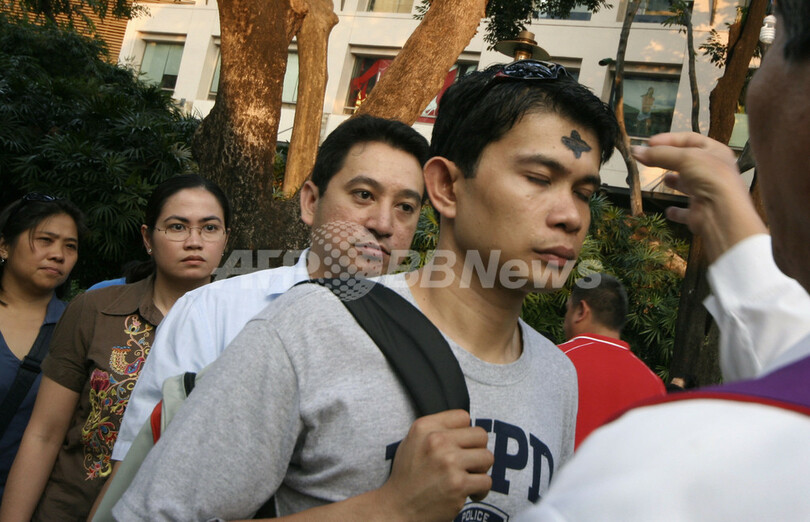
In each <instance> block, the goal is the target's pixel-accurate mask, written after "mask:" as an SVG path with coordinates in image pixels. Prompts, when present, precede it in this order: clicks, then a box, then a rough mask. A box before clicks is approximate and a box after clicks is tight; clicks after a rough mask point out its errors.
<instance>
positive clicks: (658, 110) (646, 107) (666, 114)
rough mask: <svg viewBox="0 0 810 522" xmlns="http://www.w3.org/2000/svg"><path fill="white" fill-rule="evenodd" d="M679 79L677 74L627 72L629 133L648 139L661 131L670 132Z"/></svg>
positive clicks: (626, 106) (626, 102)
mask: <svg viewBox="0 0 810 522" xmlns="http://www.w3.org/2000/svg"><path fill="white" fill-rule="evenodd" d="M679 82H680V78H679V77H678V76H661V75H651V74H642V73H625V75H624V125H625V127H626V128H627V134H629V135H630V136H635V137H641V138H649V137H650V136H652V135H654V134H658V133H660V132H669V129H670V126H671V125H672V115H673V113H674V112H675V101H676V99H677V97H678V83H679Z"/></svg>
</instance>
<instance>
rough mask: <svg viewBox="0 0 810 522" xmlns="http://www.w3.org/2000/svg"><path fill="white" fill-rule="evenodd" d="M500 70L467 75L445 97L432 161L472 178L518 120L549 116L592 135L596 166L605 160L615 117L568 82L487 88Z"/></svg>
mask: <svg viewBox="0 0 810 522" xmlns="http://www.w3.org/2000/svg"><path fill="white" fill-rule="evenodd" d="M503 67H504V65H502V64H501V65H494V66H491V67H489V68H487V69H486V70H484V71H478V72H474V73H471V74H469V75H467V76H465V77H463V78H461V79H460V80H459V81H458V82H456V83H454V84H453V85H451V86H450V87H449V88H448V89H447V91H445V93H444V95H443V96H442V98H441V101H440V102H439V112H438V115H437V117H436V122H435V123H434V125H433V137H432V139H431V145H430V146H431V156H442V157H444V158H447V159H449V160H450V161H452V162H453V163H455V164H456V166H457V167H458V168H459V169H460V170H461V172H462V173H463V174H464V176H465V177H473V176H474V175H475V172H476V169H477V166H478V161H479V159H480V157H481V153H482V152H483V150H484V148H485V147H486V146H487V145H489V144H490V143H494V142H496V141H498V140H500V139H501V138H502V137H503V136H504V135H506V133H507V132H509V130H510V129H511V128H512V127H514V126H515V125H517V124H518V122H520V120H521V119H522V118H523V116H525V115H526V114H535V113H553V114H559V115H560V116H563V117H565V118H568V119H570V120H571V121H573V122H575V123H577V124H579V125H582V126H583V127H585V128H587V129H590V130H592V131H593V133H594V134H596V137H597V139H598V140H599V147H600V149H601V155H600V157H601V162H602V163H604V162H606V161H607V160H608V159H610V156H611V155H612V154H613V149H614V147H615V143H616V140H617V138H618V135H619V126H618V123H617V122H616V115H615V114H614V113H613V111H612V110H611V109H610V107H608V106H607V105H606V104H605V103H604V102H602V101H601V100H600V99H599V98H597V97H596V96H595V95H594V94H593V93H592V92H591V91H590V90H589V89H588V88H587V87H584V86H583V85H581V84H580V83H578V82H577V81H576V80H574V79H573V78H571V77H569V76H561V77H560V78H558V79H556V80H525V81H520V80H510V81H503V82H499V83H497V84H494V85H490V82H491V81H492V79H493V77H494V76H495V75H496V74H497V73H498V72H499V71H501V70H502V69H503Z"/></svg>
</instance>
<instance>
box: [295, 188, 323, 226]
mask: <svg viewBox="0 0 810 522" xmlns="http://www.w3.org/2000/svg"><path fill="white" fill-rule="evenodd" d="M298 198H299V200H300V202H301V221H303V222H304V223H306V224H307V225H308V226H312V223H313V222H314V221H315V211H316V210H317V209H318V200H319V199H320V194H319V192H318V187H317V186H316V185H315V183H313V182H312V181H310V180H307V181H305V182H304V185H303V186H302V187H301V190H299V191H298Z"/></svg>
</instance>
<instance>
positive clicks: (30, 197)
mask: <svg viewBox="0 0 810 522" xmlns="http://www.w3.org/2000/svg"><path fill="white" fill-rule="evenodd" d="M21 199H22V200H23V201H56V198H55V197H53V196H50V195H48V194H42V193H40V192H29V193H28V194H26V195H25V196H23V197H22V198H21Z"/></svg>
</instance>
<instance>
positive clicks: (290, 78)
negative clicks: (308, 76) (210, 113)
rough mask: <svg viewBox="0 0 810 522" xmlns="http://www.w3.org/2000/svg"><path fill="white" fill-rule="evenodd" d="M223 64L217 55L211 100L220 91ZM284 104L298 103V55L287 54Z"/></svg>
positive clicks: (210, 92) (210, 90) (212, 79)
mask: <svg viewBox="0 0 810 522" xmlns="http://www.w3.org/2000/svg"><path fill="white" fill-rule="evenodd" d="M221 63H222V58H221V55H220V54H217V66H216V68H215V69H214V76H213V78H211V88H210V89H209V91H208V97H209V98H210V99H216V97H217V92H218V91H219V68H220V65H221ZM281 101H282V103H296V102H297V101H298V53H288V54H287V70H286V71H285V72H284V90H283V91H282V92H281Z"/></svg>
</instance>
